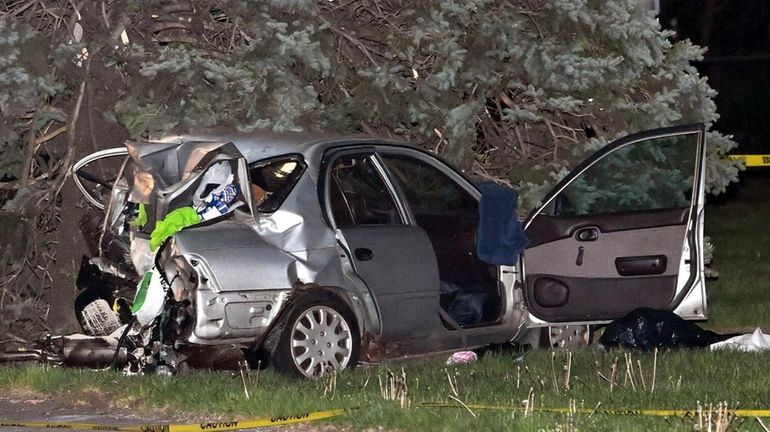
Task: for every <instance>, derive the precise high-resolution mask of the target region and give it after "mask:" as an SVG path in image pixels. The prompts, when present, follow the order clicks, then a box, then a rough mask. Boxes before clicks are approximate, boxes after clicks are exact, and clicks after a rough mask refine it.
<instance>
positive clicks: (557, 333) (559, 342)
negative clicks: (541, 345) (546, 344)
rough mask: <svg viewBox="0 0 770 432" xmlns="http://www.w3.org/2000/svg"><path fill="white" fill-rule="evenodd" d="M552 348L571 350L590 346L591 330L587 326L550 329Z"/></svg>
mask: <svg viewBox="0 0 770 432" xmlns="http://www.w3.org/2000/svg"><path fill="white" fill-rule="evenodd" d="M548 336H549V341H550V343H551V348H565V347H566V348H569V347H578V346H585V345H588V342H589V336H590V332H589V328H588V326H587V325H565V326H554V327H549V328H548Z"/></svg>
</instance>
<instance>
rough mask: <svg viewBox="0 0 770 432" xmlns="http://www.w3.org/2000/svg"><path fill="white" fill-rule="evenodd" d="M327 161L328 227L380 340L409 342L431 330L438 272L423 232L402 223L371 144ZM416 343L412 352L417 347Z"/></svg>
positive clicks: (401, 214) (403, 215)
mask: <svg viewBox="0 0 770 432" xmlns="http://www.w3.org/2000/svg"><path fill="white" fill-rule="evenodd" d="M329 159H330V160H329V162H328V163H327V168H326V169H327V170H328V171H327V176H326V177H327V179H326V182H327V183H326V190H327V191H328V192H327V194H328V195H327V197H328V198H327V199H328V203H329V206H328V207H329V209H330V216H331V219H332V220H331V222H332V226H333V227H334V228H336V229H338V230H339V232H340V233H341V234H342V238H341V240H342V241H343V243H344V244H343V246H344V248H345V249H347V253H348V254H349V255H350V258H351V262H352V263H353V265H354V267H355V271H356V273H357V274H358V275H359V276H360V277H361V279H362V280H363V281H364V282H365V283H366V285H367V286H368V287H369V289H370V291H371V292H372V294H373V296H374V298H375V302H376V304H377V308H378V311H379V314H380V323H381V333H380V335H379V336H380V337H381V339H382V340H383V341H384V342H391V341H394V342H398V343H399V344H404V345H409V344H410V341H424V340H425V338H426V337H427V336H428V335H431V334H436V332H437V330H438V329H439V327H440V325H441V324H440V320H439V312H438V308H439V276H438V266H437V264H436V256H435V253H434V251H433V246H432V245H431V242H430V239H429V238H428V235H427V234H426V233H425V231H424V230H423V229H422V228H420V227H417V226H412V225H409V224H408V223H407V217H406V213H405V209H404V208H403V206H402V205H401V204H400V203H399V201H398V200H397V199H396V193H395V190H394V189H393V185H392V184H390V182H389V180H388V177H387V175H386V174H385V172H386V171H385V168H384V167H383V166H382V164H381V163H380V161H379V159H378V158H377V157H376V156H375V153H374V150H373V149H366V148H362V149H355V150H343V151H337V152H335V153H333V154H332V155H331V157H330V158H329ZM421 350H422V349H421V348H417V351H421Z"/></svg>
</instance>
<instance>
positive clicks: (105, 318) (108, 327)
mask: <svg viewBox="0 0 770 432" xmlns="http://www.w3.org/2000/svg"><path fill="white" fill-rule="evenodd" d="M78 318H79V319H80V324H81V326H82V327H83V331H84V332H85V334H87V335H90V336H108V335H109V334H111V333H112V332H114V331H115V330H117V329H118V328H119V327H120V325H121V324H120V320H118V315H117V314H116V313H115V312H113V311H112V308H110V304H109V303H107V300H105V299H96V300H94V301H92V302H90V303H88V304H87V305H86V306H85V307H84V308H83V310H81V311H80V313H79V316H78Z"/></svg>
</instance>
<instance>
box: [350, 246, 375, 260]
mask: <svg viewBox="0 0 770 432" xmlns="http://www.w3.org/2000/svg"><path fill="white" fill-rule="evenodd" d="M354 253H355V255H356V258H358V260H359V261H369V260H370V259H372V258H373V257H374V252H372V250H371V249H369V248H357V249H356V250H355V251H354Z"/></svg>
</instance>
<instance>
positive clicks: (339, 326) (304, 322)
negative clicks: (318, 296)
mask: <svg viewBox="0 0 770 432" xmlns="http://www.w3.org/2000/svg"><path fill="white" fill-rule="evenodd" d="M352 343H353V338H352V336H351V333H350V326H349V325H348V323H347V321H345V318H343V317H342V315H340V314H339V313H338V312H337V311H335V310H334V309H332V308H330V307H327V306H313V307H311V308H309V309H307V310H306V311H305V312H303V313H302V315H300V316H299V318H297V320H296V321H295V322H294V325H293V327H292V331H291V354H292V359H293V360H294V364H295V365H296V366H297V369H299V371H300V372H302V374H303V375H305V376H307V377H311V378H312V377H320V376H322V375H323V374H324V373H325V372H326V371H327V370H339V369H342V368H345V367H346V366H348V363H349V362H350V355H351V352H352Z"/></svg>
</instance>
